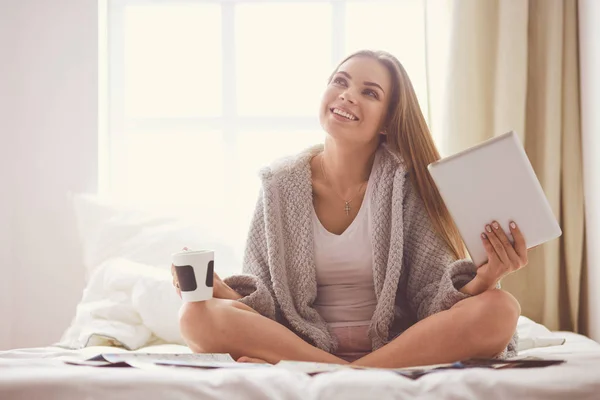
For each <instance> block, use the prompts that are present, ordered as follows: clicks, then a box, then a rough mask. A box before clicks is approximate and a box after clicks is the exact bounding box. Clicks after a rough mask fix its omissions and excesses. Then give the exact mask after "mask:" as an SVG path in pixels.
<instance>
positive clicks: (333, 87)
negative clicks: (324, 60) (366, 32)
mask: <svg viewBox="0 0 600 400" xmlns="http://www.w3.org/2000/svg"><path fill="white" fill-rule="evenodd" d="M391 86H392V82H391V77H390V74H389V72H388V70H387V68H386V67H385V66H383V64H381V63H380V62H379V61H377V60H375V59H373V58H370V57H361V56H356V57H352V58H351V59H349V60H347V61H346V62H345V63H343V64H342V65H340V67H339V68H338V70H337V71H336V73H335V74H334V75H333V78H332V79H331V82H329V84H328V85H327V89H326V90H325V93H324V94H323V98H322V100H321V109H320V113H319V120H320V122H321V126H322V127H323V129H325V131H326V132H327V133H328V134H329V135H331V136H332V137H334V138H335V139H338V140H344V141H351V142H353V143H369V142H371V141H373V140H378V137H379V134H380V130H381V129H382V128H383V126H382V125H383V123H384V122H385V118H386V112H387V108H388V104H389V96H390V93H391V91H392V87H391Z"/></svg>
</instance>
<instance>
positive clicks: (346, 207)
mask: <svg viewBox="0 0 600 400" xmlns="http://www.w3.org/2000/svg"><path fill="white" fill-rule="evenodd" d="M345 203H346V204H345V205H344V211H346V215H350V203H349V202H347V201H346V202H345Z"/></svg>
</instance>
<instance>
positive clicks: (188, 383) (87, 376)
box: [0, 332, 600, 400]
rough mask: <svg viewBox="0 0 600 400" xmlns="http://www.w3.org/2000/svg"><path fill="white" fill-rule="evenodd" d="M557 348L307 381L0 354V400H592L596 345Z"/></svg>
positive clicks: (598, 380) (88, 352)
mask: <svg viewBox="0 0 600 400" xmlns="http://www.w3.org/2000/svg"><path fill="white" fill-rule="evenodd" d="M552 336H555V337H563V338H565V339H566V341H565V343H564V344H563V345H559V346H556V345H555V346H549V347H534V348H530V349H527V350H523V351H521V352H520V355H521V356H523V355H535V356H538V357H541V358H559V359H564V360H566V363H564V364H561V365H556V366H549V367H545V368H533V369H512V370H488V369H483V368H481V369H479V368H478V369H468V370H452V371H444V372H437V373H434V374H430V375H425V376H423V377H421V378H419V379H417V380H411V379H408V378H405V377H402V376H399V375H397V374H395V373H392V372H387V371H385V372H381V371H358V370H356V371H355V370H352V371H337V372H328V373H323V374H318V375H314V376H309V375H306V374H304V373H301V372H292V371H287V370H283V369H278V368H274V367H272V368H268V369H263V368H261V369H211V370H208V369H206V370H204V369H192V368H179V367H178V368H173V367H158V368H157V369H156V370H142V369H135V368H99V367H86V366H74V365H68V364H66V363H64V362H63V361H62V359H64V358H65V357H71V358H72V357H79V358H81V359H85V358H89V357H92V356H94V355H96V354H100V353H105V352H117V351H122V352H124V351H127V350H124V349H119V348H115V347H106V346H90V347H86V348H83V349H79V350H67V349H63V348H60V347H42V348H29V349H15V350H10V351H5V352H0V398H2V399H36V398H44V399H65V400H67V399H94V398H111V399H121V398H123V399H131V398H144V399H148V400H149V399H159V398H160V399H242V398H243V399H366V398H376V399H392V398H402V399H412V398H435V399H455V398H461V399H482V398H485V399H488V400H491V399H527V398H530V399H565V398H568V399H569V400H575V399H597V398H600V345H599V344H598V343H596V342H594V341H592V340H591V339H588V338H586V337H585V336H582V335H578V334H575V333H571V332H553V333H552ZM136 351H141V352H165V353H178V352H181V353H188V352H189V349H188V348H187V347H185V346H181V345H157V346H150V347H145V348H140V349H138V350H136Z"/></svg>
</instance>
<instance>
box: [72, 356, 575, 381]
mask: <svg viewBox="0 0 600 400" xmlns="http://www.w3.org/2000/svg"><path fill="white" fill-rule="evenodd" d="M63 361H64V362H65V363H67V364H71V365H83V366H94V367H134V368H140V369H157V368H164V367H188V368H271V367H272V368H283V369H287V370H290V371H296V372H303V373H305V374H309V375H316V374H319V373H324V372H334V371H340V370H348V369H358V370H380V371H391V372H395V373H398V374H400V375H402V376H405V377H407V378H411V379H418V378H420V377H421V376H423V375H426V374H430V373H434V372H441V371H445V370H452V369H454V370H456V369H466V368H491V369H506V368H540V367H547V366H550V365H556V364H561V363H563V362H564V360H556V359H552V360H550V359H543V358H539V357H532V356H525V357H518V358H513V359H510V360H498V359H486V358H481V359H469V360H464V361H458V362H455V363H448V364H437V365H427V366H419V367H410V368H372V367H360V366H355V365H347V364H346V365H340V364H327V363H318V362H306V361H288V360H282V361H280V362H279V363H277V364H275V365H271V364H253V363H238V362H236V361H235V360H234V359H233V358H232V357H231V355H229V354H227V353H204V354H198V353H192V354H189V353H187V354H185V353H184V354H160V353H156V354H154V353H103V354H99V355H97V356H94V357H92V358H89V359H86V360H77V359H64V360H63Z"/></svg>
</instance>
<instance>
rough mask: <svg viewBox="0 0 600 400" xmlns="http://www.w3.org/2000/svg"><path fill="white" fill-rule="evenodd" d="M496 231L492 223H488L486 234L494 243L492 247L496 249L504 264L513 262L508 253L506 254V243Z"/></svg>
mask: <svg viewBox="0 0 600 400" xmlns="http://www.w3.org/2000/svg"><path fill="white" fill-rule="evenodd" d="M494 231H495V229H494V228H493V227H492V225H489V224H488V225H486V226H485V234H486V236H487V239H488V240H489V241H490V243H491V244H492V247H493V248H494V250H495V251H496V254H497V255H498V259H499V260H500V261H501V262H502V263H503V264H507V265H508V264H509V263H510V262H511V261H510V258H509V257H508V254H506V250H505V249H504V245H503V244H502V242H501V241H500V239H498V236H496V233H495V232H494Z"/></svg>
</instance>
